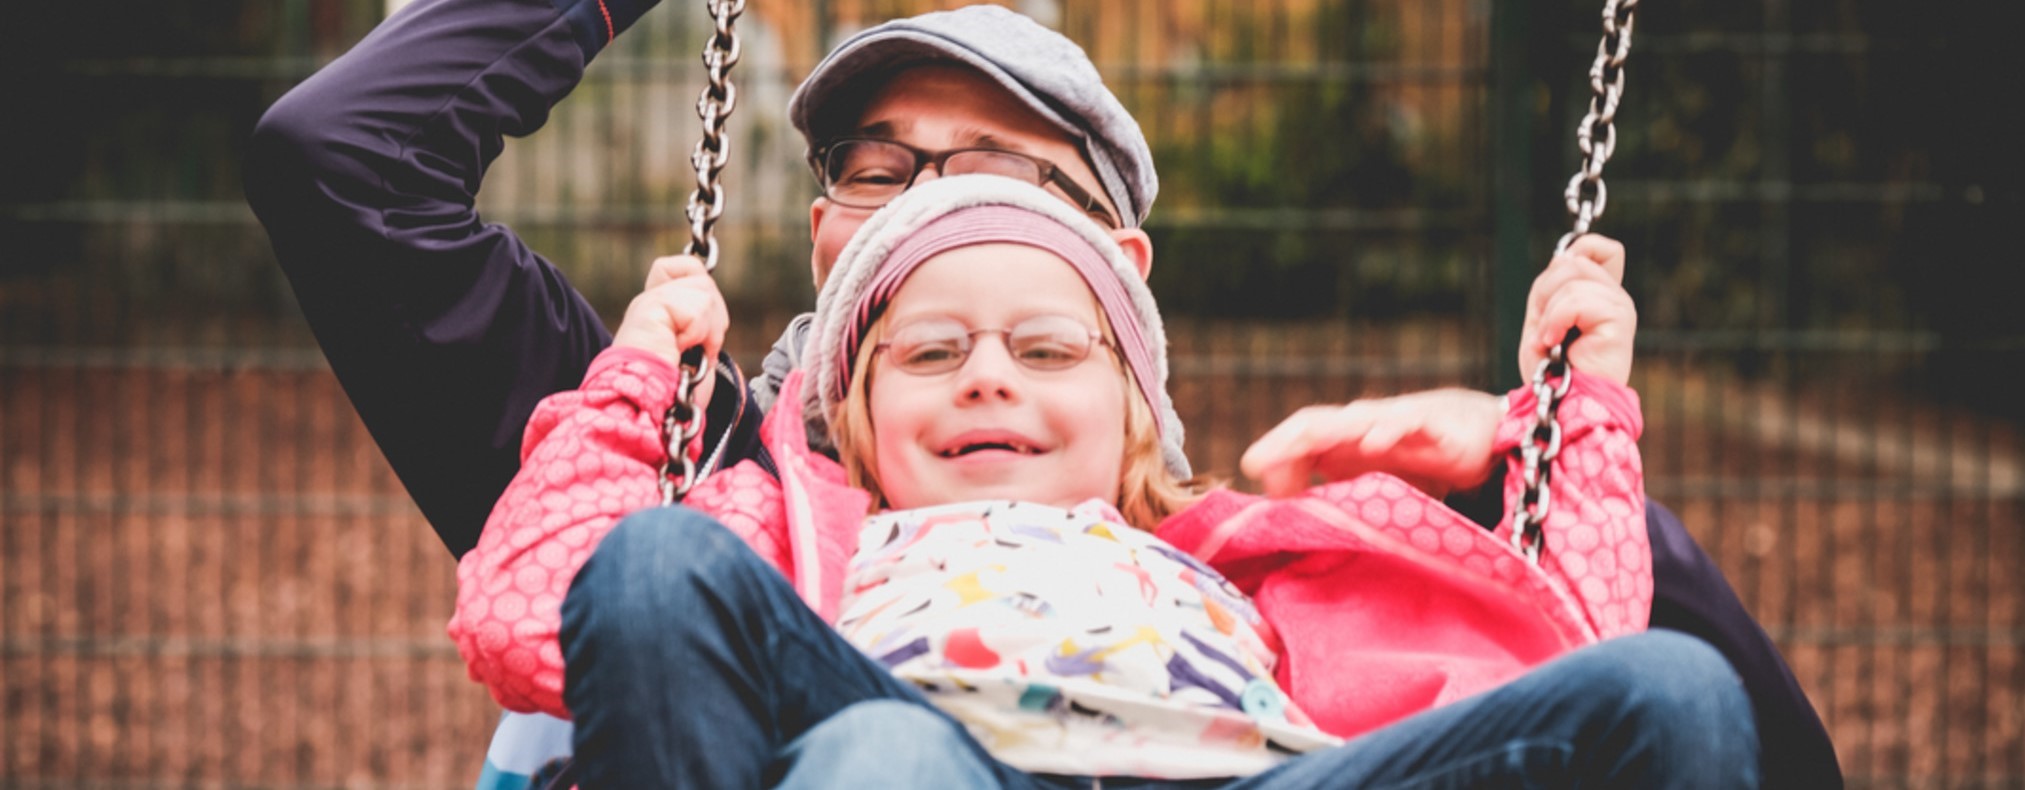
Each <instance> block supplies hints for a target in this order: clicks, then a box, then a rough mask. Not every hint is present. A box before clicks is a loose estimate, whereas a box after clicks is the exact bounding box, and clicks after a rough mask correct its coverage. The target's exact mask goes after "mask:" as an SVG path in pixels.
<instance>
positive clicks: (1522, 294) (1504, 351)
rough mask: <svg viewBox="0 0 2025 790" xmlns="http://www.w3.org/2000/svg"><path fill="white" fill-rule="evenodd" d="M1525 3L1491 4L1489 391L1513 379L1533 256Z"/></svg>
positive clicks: (1529, 64) (1529, 71)
mask: <svg viewBox="0 0 2025 790" xmlns="http://www.w3.org/2000/svg"><path fill="white" fill-rule="evenodd" d="M1530 7H1531V4H1529V3H1524V2H1517V1H1516V0H1503V1H1502V2H1494V3H1491V58H1490V70H1491V73H1490V94H1491V97H1490V103H1491V107H1490V114H1491V119H1490V125H1491V226H1492V234H1491V255H1492V259H1491V271H1492V286H1491V304H1490V309H1491V336H1492V340H1493V342H1494V346H1493V347H1492V349H1491V353H1489V354H1487V355H1486V356H1485V358H1486V359H1487V360H1489V362H1488V364H1489V365H1490V366H1491V369H1490V370H1489V371H1487V378H1486V380H1487V381H1489V382H1490V383H1491V388H1492V391H1493V392H1505V391H1508V390H1510V389H1512V388H1513V387H1517V386H1519V369H1518V363H1517V362H1516V359H1517V349H1518V347H1519V330H1520V328H1521V326H1522V324H1523V323H1524V322H1525V317H1526V290H1527V288H1528V286H1529V285H1530V284H1531V283H1532V279H1533V270H1534V267H1535V266H1537V264H1536V263H1535V262H1534V255H1533V236H1532V226H1531V223H1532V217H1533V203H1532V194H1533V190H1534V185H1533V159H1532V154H1533V143H1532V127H1533V108H1532V106H1531V104H1532V103H1531V102H1530V101H1528V100H1527V98H1528V96H1529V95H1530V93H1531V91H1532V90H1533V86H1534V84H1535V80H1534V77H1533V68H1534V58H1533V52H1532V46H1533V45H1532V43H1531V42H1532V36H1531V35H1530V33H1531V27H1532V21H1531V20H1530V19H1528V18H1527V13H1528V11H1529V9H1530Z"/></svg>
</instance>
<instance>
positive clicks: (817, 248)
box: [809, 195, 836, 291]
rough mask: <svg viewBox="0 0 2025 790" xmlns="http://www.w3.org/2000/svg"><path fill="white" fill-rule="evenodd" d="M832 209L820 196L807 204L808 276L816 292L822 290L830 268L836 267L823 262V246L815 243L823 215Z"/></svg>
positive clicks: (828, 200) (832, 205) (820, 232)
mask: <svg viewBox="0 0 2025 790" xmlns="http://www.w3.org/2000/svg"><path fill="white" fill-rule="evenodd" d="M833 208H836V205H835V204H833V203H831V202H830V199H829V198H826V197H823V196H821V195H817V196H816V199H815V200H813V201H810V203H809V276H810V277H811V278H814V280H815V283H816V290H818V291H821V290H822V289H823V280H824V278H826V277H828V276H829V274H830V272H829V269H830V267H831V266H834V265H836V262H835V261H825V260H823V245H821V244H819V243H817V241H816V240H817V239H818V238H821V236H822V233H823V217H824V215H826V214H828V213H830V209H833Z"/></svg>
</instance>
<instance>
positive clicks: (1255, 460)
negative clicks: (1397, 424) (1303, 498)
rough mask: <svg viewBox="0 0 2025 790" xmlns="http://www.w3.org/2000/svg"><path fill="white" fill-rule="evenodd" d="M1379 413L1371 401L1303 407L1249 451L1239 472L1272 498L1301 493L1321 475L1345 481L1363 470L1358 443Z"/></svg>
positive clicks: (1241, 461)
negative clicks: (1257, 482)
mask: <svg viewBox="0 0 2025 790" xmlns="http://www.w3.org/2000/svg"><path fill="white" fill-rule="evenodd" d="M1380 411H1381V408H1380V407H1378V406H1375V405H1374V404H1373V403H1372V402H1369V401H1357V402H1353V403H1351V404H1349V405H1348V406H1310V407H1307V408H1304V409H1302V410H1300V411H1298V412H1295V413H1294V414H1293V415H1292V416H1290V417H1288V418H1287V419H1286V420H1284V421H1282V422H1281V423H1280V424H1279V425H1277V426H1274V428H1273V429H1272V430H1270V431H1267V432H1266V435H1265V436H1262V437H1260V438H1259V440H1258V441H1257V442H1254V443H1253V444H1252V446H1251V447H1250V448H1248V449H1246V450H1245V454H1244V457H1243V458H1242V459H1240V461H1239V463H1238V468H1239V469H1240V470H1242V471H1243V472H1244V474H1245V476H1246V477H1250V478H1252V479H1253V480H1257V481H1259V484H1260V487H1261V488H1262V489H1263V490H1264V491H1265V492H1266V494H1267V495H1268V496H1288V495H1292V494H1298V493H1300V492H1302V491H1304V490H1306V489H1307V488H1308V484H1309V481H1310V480H1311V479H1313V477H1314V476H1315V474H1316V473H1318V472H1320V473H1321V474H1323V475H1326V476H1327V477H1329V478H1330V479H1336V480H1340V479H1343V478H1344V477H1347V476H1350V475H1351V474H1354V473H1355V471H1356V468H1361V467H1362V466H1363V464H1362V463H1360V458H1361V456H1362V455H1363V452H1364V451H1363V450H1362V449H1360V448H1359V442H1360V441H1361V440H1362V439H1363V438H1364V436H1365V434H1366V432H1367V431H1369V430H1371V427H1372V421H1373V419H1375V418H1376V416H1377V414H1378V413H1379V412H1380ZM1395 440H1396V439H1395Z"/></svg>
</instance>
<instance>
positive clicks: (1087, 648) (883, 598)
mask: <svg viewBox="0 0 2025 790" xmlns="http://www.w3.org/2000/svg"><path fill="white" fill-rule="evenodd" d="M845 584H846V590H845V593H844V600H843V616H842V618H841V619H840V620H839V622H838V624H837V628H838V630H839V631H840V632H841V633H843V634H844V636H845V637H846V638H848V639H850V640H851V641H852V643H853V644H856V645H857V646H858V647H859V649H861V650H863V651H864V652H865V653H866V654H867V655H870V656H871V657H873V658H874V659H875V660H878V661H880V662H881V663H883V664H885V665H886V666H887V667H888V668H889V669H890V670H892V672H893V673H894V674H895V675H897V676H899V677H901V678H903V679H906V680H909V681H912V682H914V683H915V684H917V685H919V686H920V687H921V688H923V689H924V690H925V691H927V692H928V694H929V696H930V698H931V699H933V700H935V702H936V704H938V705H940V706H941V707H943V708H944V709H945V710H947V711H949V712H950V713H951V714H952V715H954V716H956V717H957V718H958V719H959V720H961V721H963V722H965V724H967V725H968V726H969V727H970V728H971V730H972V733H973V734H975V735H976V736H978V738H979V739H980V741H981V742H983V743H984V745H985V746H986V747H987V748H989V749H990V750H991V752H992V754H993V755H995V756H997V757H998V758H999V759H1001V760H1004V761H1005V762H1006V763H1008V764H1010V765H1014V766H1017V767H1020V768H1022V769H1025V770H1029V771H1042V772H1048V773H1065V774H1079V775H1080V774H1088V775H1133V776H1148V777H1161V778H1184V777H1199V776H1232V775H1244V774H1250V773H1255V772H1257V771H1260V770H1264V769H1265V768H1269V767H1271V766H1272V765H1274V764H1276V763H1277V762H1278V760H1279V759H1280V755H1283V754H1285V753H1287V752H1301V751H1307V750H1310V749H1314V748H1319V747H1322V746H1327V745H1330V744H1333V743H1336V742H1337V741H1336V740H1335V739H1334V738H1332V737H1331V736H1329V735H1327V734H1325V733H1323V732H1321V731H1320V730H1318V729H1316V728H1315V727H1314V725H1313V723H1312V722H1311V721H1310V720H1309V718H1308V716H1307V715H1306V714H1305V713H1303V712H1302V711H1301V710H1300V709H1299V708H1298V707H1297V706H1295V705H1293V704H1292V703H1291V702H1290V701H1289V700H1288V699H1287V696H1286V694H1284V693H1283V692H1282V691H1281V690H1280V687H1279V686H1278V684H1277V683H1275V682H1274V680H1273V664H1274V661H1275V660H1276V656H1277V654H1278V652H1279V647H1280V646H1279V644H1278V639H1277V638H1276V637H1275V635H1274V634H1273V632H1272V630H1271V628H1270V626H1268V625H1267V624H1266V623H1265V621H1264V620H1263V619H1261V618H1260V616H1259V614H1258V611H1257V610H1256V609H1255V608H1254V607H1253V606H1252V604H1251V601H1249V600H1248V599H1247V598H1246V597H1245V596H1244V595H1243V594H1242V593H1240V592H1239V591H1238V590H1237V589H1236V588H1234V587H1233V586H1231V584H1230V583H1229V582H1228V581H1226V580H1225V579H1224V577H1223V576H1222V575H1221V574H1219V573H1217V572H1216V571H1215V570H1212V569H1210V568H1209V567H1208V566H1207V565H1204V564H1202V563H1201V562H1199V561H1198V560H1196V559H1195V558H1193V557H1190V556H1188V555H1187V554H1185V553H1183V552H1181V551H1178V550H1176V549H1174V548H1173V547H1171V546H1169V545H1167V544H1166V543H1164V542H1162V541H1161V540H1160V539H1158V538H1156V537H1154V536H1152V535H1151V534H1148V533H1146V532H1142V531H1139V530H1135V529H1132V528H1130V527H1126V526H1124V525H1123V519H1122V518H1121V517H1120V516H1119V515H1118V514H1117V512H1116V511H1115V510H1113V509H1112V508H1111V507H1110V506H1108V505H1106V504H1104V503H1102V502H1099V501H1095V500H1093V501H1091V502H1089V503H1087V504H1085V505H1082V506H1079V507H1077V508H1073V509H1067V510H1065V509H1062V508H1057V507H1049V506H1045V505H1036V504H1032V503H1020V502H972V503H964V504H957V505H945V506H939V507H934V508H924V509H919V510H911V511H902V512H896V513H886V514H881V515H878V516H874V517H871V518H869V519H867V520H866V521H865V525H864V530H863V531H862V532H861V533H860V539H859V546H858V551H857V554H856V556H855V557H853V558H852V561H851V564H850V570H849V575H848V577H847V578H846V581H845Z"/></svg>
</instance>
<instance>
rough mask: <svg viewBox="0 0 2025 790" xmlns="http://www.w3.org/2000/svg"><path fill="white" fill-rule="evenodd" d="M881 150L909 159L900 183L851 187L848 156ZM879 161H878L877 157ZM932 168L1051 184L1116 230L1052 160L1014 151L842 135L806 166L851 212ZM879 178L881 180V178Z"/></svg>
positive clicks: (874, 204)
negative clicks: (919, 145)
mask: <svg viewBox="0 0 2025 790" xmlns="http://www.w3.org/2000/svg"><path fill="white" fill-rule="evenodd" d="M879 151H884V152H888V153H890V154H892V155H893V157H894V159H900V155H901V154H903V153H904V154H905V155H906V156H908V157H911V158H912V159H913V165H912V169H911V170H909V171H908V172H907V174H906V176H905V179H904V180H902V178H901V176H900V174H898V173H886V174H884V175H883V177H882V176H879V175H877V174H872V175H865V176H861V177H857V182H856V183H847V181H846V179H851V178H853V176H852V175H851V174H849V173H846V172H843V171H844V170H845V169H846V164H847V163H848V162H849V160H850V158H851V155H853V154H857V155H861V156H862V155H864V154H865V153H867V152H879ZM881 158H883V157H881ZM930 165H934V166H935V172H937V173H940V174H942V175H964V174H971V173H984V174H989V175H999V176H1006V177H1008V178H1015V179H1019V180H1021V181H1026V182H1027V183H1030V184H1033V185H1034V186H1047V185H1049V184H1053V185H1055V187H1056V188H1058V189H1060V190H1062V194H1063V195H1064V196H1066V197H1068V198H1069V203H1070V204H1071V205H1074V206H1076V207H1077V208H1080V209H1082V210H1083V211H1084V212H1086V213H1088V214H1090V215H1091V216H1093V217H1095V218H1096V219H1097V220H1098V221H1099V222H1102V223H1104V225H1105V226H1106V227H1109V228H1114V229H1115V228H1118V227H1120V224H1119V222H1118V219H1117V218H1116V217H1114V216H1113V215H1112V214H1111V210H1110V209H1109V208H1108V207H1106V206H1105V205H1104V202H1103V201H1102V200H1099V199H1098V198H1097V197H1096V196H1095V195H1093V194H1091V193H1090V191H1089V190H1086V189H1084V188H1083V187H1081V186H1079V185H1078V184H1077V183H1076V182H1075V181H1074V180H1073V179H1071V178H1069V176H1068V174H1066V173H1063V172H1062V169H1061V168H1059V167H1056V166H1055V164H1054V163H1053V162H1050V161H1048V160H1046V159H1042V158H1040V157H1036V156H1030V155H1027V154H1023V153H1020V152H1018V151H1007V150H1005V149H1002V148H982V147H974V148H951V149H948V150H943V151H927V150H923V149H920V148H916V147H914V146H911V145H908V144H906V143H902V142H899V141H897V140H886V139H881V138H876V137H846V138H840V139H836V140H831V141H828V142H825V143H823V144H822V145H819V146H817V147H816V148H815V150H813V151H810V152H809V166H810V167H811V168H813V169H814V170H815V172H816V183H817V184H818V185H820V186H821V187H822V189H823V196H824V197H827V198H829V199H830V200H832V201H834V202H836V203H837V204H838V205H843V206H850V207H852V208H866V209H872V208H880V207H882V206H884V205H886V204H887V203H889V202H891V201H892V200H893V198H896V197H899V196H900V193H902V192H905V191H907V190H908V189H909V188H910V187H913V186H914V181H915V180H916V179H918V178H920V177H921V171H923V170H926V169H928V166H930ZM882 178H883V180H882Z"/></svg>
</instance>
